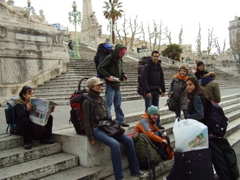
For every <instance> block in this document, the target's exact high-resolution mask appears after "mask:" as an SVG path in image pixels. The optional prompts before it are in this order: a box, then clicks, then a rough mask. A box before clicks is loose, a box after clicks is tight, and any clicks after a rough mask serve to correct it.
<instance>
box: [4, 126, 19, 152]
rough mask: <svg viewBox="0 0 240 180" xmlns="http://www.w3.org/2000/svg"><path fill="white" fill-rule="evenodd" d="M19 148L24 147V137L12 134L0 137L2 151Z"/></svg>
mask: <svg viewBox="0 0 240 180" xmlns="http://www.w3.org/2000/svg"><path fill="white" fill-rule="evenodd" d="M6 127H7V125H6ZM19 146H23V137H21V136H17V135H10V134H2V135H0V151H3V150H7V149H11V148H16V147H19Z"/></svg>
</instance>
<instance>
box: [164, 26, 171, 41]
mask: <svg viewBox="0 0 240 180" xmlns="http://www.w3.org/2000/svg"><path fill="white" fill-rule="evenodd" d="M165 35H166V38H167V39H168V43H169V44H172V32H171V31H169V30H168V27H166V32H165Z"/></svg>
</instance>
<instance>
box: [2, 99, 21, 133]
mask: <svg viewBox="0 0 240 180" xmlns="http://www.w3.org/2000/svg"><path fill="white" fill-rule="evenodd" d="M18 97H19V96H18V95H16V96H13V97H11V99H10V100H9V101H8V102H7V105H8V107H7V108H6V109H4V111H5V117H6V123H7V129H6V133H10V134H14V133H16V132H15V131H16V126H17V114H16V112H15V111H14V106H15V105H16V103H15V101H14V100H15V99H17V98H18Z"/></svg>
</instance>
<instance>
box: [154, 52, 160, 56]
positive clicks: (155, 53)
mask: <svg viewBox="0 0 240 180" xmlns="http://www.w3.org/2000/svg"><path fill="white" fill-rule="evenodd" d="M153 54H160V53H159V52H158V51H153V52H152V56H153Z"/></svg>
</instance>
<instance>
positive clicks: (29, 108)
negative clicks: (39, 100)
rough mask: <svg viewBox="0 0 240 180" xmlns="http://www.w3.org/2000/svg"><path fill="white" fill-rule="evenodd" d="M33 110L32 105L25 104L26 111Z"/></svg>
mask: <svg viewBox="0 0 240 180" xmlns="http://www.w3.org/2000/svg"><path fill="white" fill-rule="evenodd" d="M32 108H33V104H30V103H27V109H26V110H27V111H31V109H32Z"/></svg>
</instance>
